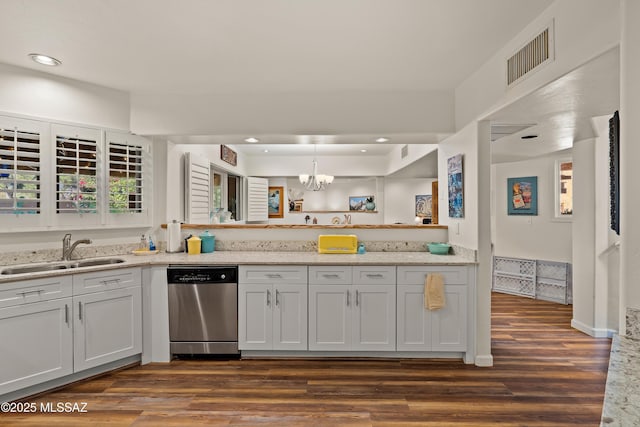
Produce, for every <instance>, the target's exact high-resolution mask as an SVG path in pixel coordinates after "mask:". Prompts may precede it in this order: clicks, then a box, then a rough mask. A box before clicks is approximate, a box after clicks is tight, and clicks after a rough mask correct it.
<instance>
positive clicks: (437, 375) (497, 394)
mask: <svg viewBox="0 0 640 427" xmlns="http://www.w3.org/2000/svg"><path fill="white" fill-rule="evenodd" d="M492 311H493V314H492V319H493V326H492V331H493V332H492V333H493V349H492V352H493V356H494V367H492V368H478V367H475V366H468V365H464V364H463V363H462V362H461V361H446V360H419V359H410V360H396V359H394V360H380V359H376V360H242V361H239V360H232V361H216V360H207V361H194V360H180V361H173V362H172V363H170V364H150V365H145V366H139V367H134V368H131V369H126V370H122V371H119V372H115V373H112V374H108V375H105V376H102V377H99V378H95V379H92V380H90V381H85V382H81V383H77V384H73V385H70V386H68V387H66V388H64V389H61V390H58V391H56V392H53V393H49V394H46V395H42V396H38V397H37V398H31V399H26V400H25V401H26V402H36V403H37V404H38V405H39V404H40V402H71V403H76V402H87V408H86V409H87V411H88V412H87V413H76V414H43V413H35V414H1V415H0V425H3V426H10V425H32V426H56V425H61V426H70V425H82V426H102V425H105V426H116V425H135V426H186V425H260V426H264V425H270V426H309V425H316V426H337V425H348V426H439V427H446V426H543V425H544V426H561V425H576V426H577V425H579V426H597V425H599V422H600V413H601V409H602V400H603V396H604V387H605V382H606V372H607V366H608V360H609V351H610V340H608V339H594V338H591V337H589V336H587V335H584V334H582V333H580V332H578V331H576V330H573V329H571V328H570V326H569V324H570V321H571V306H563V305H559V304H554V303H549V302H544V301H538V300H531V299H527V298H520V297H515V296H510V295H503V294H494V296H493V309H492Z"/></svg>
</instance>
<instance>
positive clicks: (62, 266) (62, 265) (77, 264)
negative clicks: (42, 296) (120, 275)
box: [0, 258, 124, 276]
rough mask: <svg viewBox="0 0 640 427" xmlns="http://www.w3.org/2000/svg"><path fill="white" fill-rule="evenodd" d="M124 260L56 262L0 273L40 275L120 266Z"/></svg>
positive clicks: (105, 259)
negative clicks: (68, 270) (75, 269)
mask: <svg viewBox="0 0 640 427" xmlns="http://www.w3.org/2000/svg"><path fill="white" fill-rule="evenodd" d="M123 262H124V260H123V259H120V258H96V259H84V260H80V261H68V262H55V263H49V264H36V265H22V266H17V267H7V268H3V269H2V271H0V274H1V275H5V276H6V275H11V274H24V273H39V272H43V271H55V270H66V269H69V268H82V267H95V266H100V265H111V264H120V263H123Z"/></svg>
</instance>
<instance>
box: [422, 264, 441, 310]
mask: <svg viewBox="0 0 640 427" xmlns="http://www.w3.org/2000/svg"><path fill="white" fill-rule="evenodd" d="M444 305H445V299H444V278H443V277H442V274H439V273H432V274H427V279H426V280H425V283H424V308H426V309H429V310H439V309H441V308H444Z"/></svg>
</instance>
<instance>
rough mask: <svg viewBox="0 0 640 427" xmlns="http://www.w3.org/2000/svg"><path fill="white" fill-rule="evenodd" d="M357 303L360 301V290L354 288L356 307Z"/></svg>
mask: <svg viewBox="0 0 640 427" xmlns="http://www.w3.org/2000/svg"><path fill="white" fill-rule="evenodd" d="M359 303H360V292H358V291H357V290H356V307H357V306H358V304H359Z"/></svg>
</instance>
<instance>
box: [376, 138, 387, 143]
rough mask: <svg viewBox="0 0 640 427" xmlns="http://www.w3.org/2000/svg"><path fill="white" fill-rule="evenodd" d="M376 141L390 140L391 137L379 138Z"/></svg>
mask: <svg viewBox="0 0 640 427" xmlns="http://www.w3.org/2000/svg"><path fill="white" fill-rule="evenodd" d="M376 142H389V138H378V139H376Z"/></svg>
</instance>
